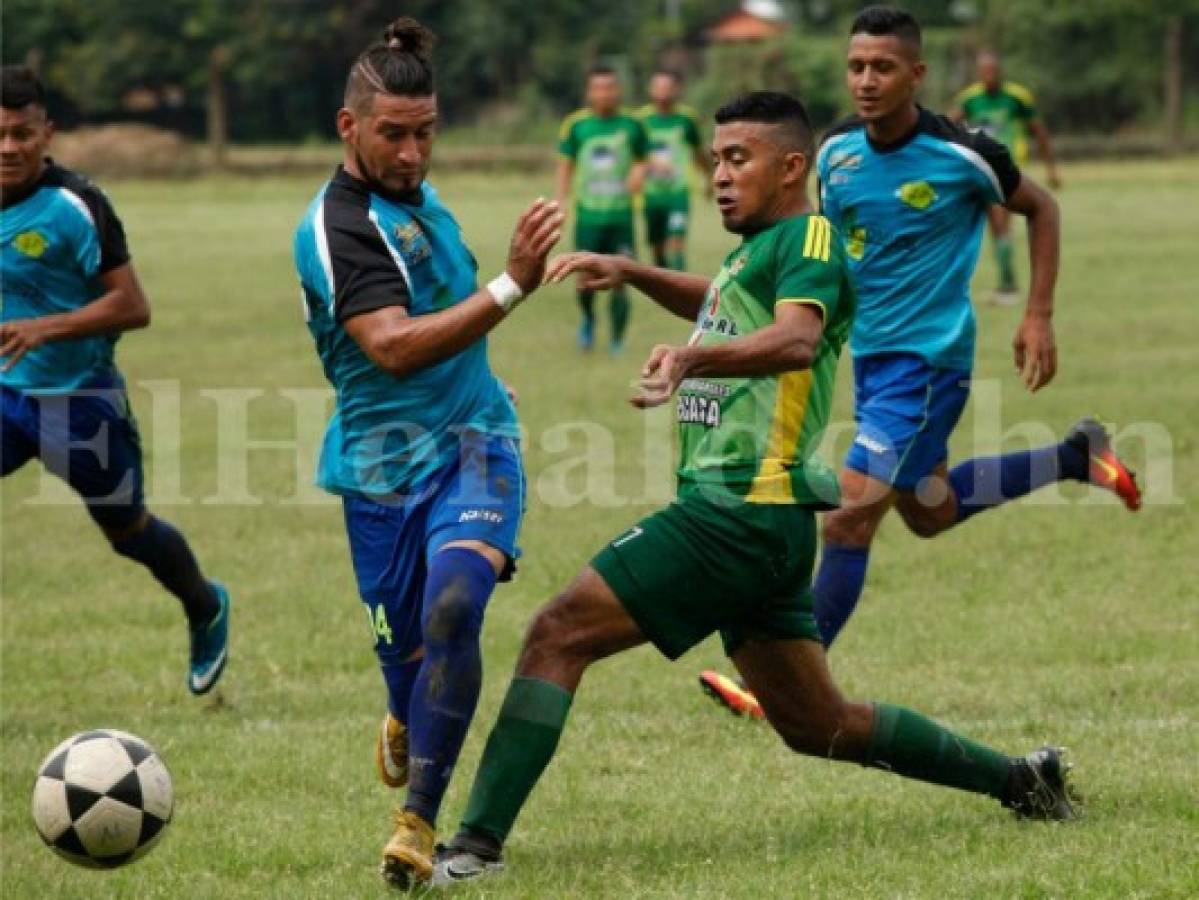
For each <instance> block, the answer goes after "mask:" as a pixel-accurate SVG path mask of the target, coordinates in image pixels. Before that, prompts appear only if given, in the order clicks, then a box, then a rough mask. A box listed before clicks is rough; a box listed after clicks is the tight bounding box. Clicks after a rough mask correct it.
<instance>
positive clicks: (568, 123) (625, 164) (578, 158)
mask: <svg viewBox="0 0 1199 900" xmlns="http://www.w3.org/2000/svg"><path fill="white" fill-rule="evenodd" d="M558 152H559V153H561V154H562V155H563V156H564V157H566V158H567V159H569V160H570V161H571V162H572V163H574V167H575V168H574V183H573V186H572V187H573V191H574V198H575V208H576V210H577V211H578V216H579V218H580V219H584V218H585V219H587V220H588V221H592V222H597V223H610V222H621V221H625V220H627V219H629V218H630V217H631V216H632V214H633V197H632V195H631V194H630V193H629V187H628V178H629V172H630V171H631V170H632V168H633V164H634V163H636V162H640V161H641V160H643V159H645V157H646V154H647V153H648V152H649V140H648V138H647V137H646V134H645V129H644V128H642V127H641V123H640V122H638V121H637V120H636V119H635V118H634V117H633V116H631V115H629V114H628V113H627V112H625V111H623V110H621V111H620V112H617V113H616V114H614V115H611V116H604V117H601V116H597V115H596V114H595V113H593V112H592V111H591V110H589V109H580V110H578V111H577V112H574V113H571V114H570V115H569V116H567V117H566V118H565V119H564V120H563V121H562V127H561V129H560V130H559V133H558Z"/></svg>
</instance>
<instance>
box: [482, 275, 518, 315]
mask: <svg viewBox="0 0 1199 900" xmlns="http://www.w3.org/2000/svg"><path fill="white" fill-rule="evenodd" d="M487 293H489V294H491V298H492V299H493V300H495V302H496V305H497V306H498V307H499V308H500V309H502V310H503V311H504V312H509V311H510V310H511V309H512V307H514V306H516V304H517V303H519V302H520V301H521V300H523V299H524V297H525V292H524V291H522V290H521V289H520V285H519V284H517V283H516V279H514V278H513V277H512V276H511V275H509V274H508V273H507V272H501V273H500V274H499V275H497V276H496V277H495V278H493V279H491V281H489V282H487Z"/></svg>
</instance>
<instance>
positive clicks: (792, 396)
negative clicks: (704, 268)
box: [434, 91, 1072, 884]
mask: <svg viewBox="0 0 1199 900" xmlns="http://www.w3.org/2000/svg"><path fill="white" fill-rule="evenodd" d="M716 122H717V128H716V134H715V138H714V141H713V148H712V149H713V156H714V162H715V173H714V176H713V180H714V182H715V187H716V202H717V204H718V206H719V208H720V212H721V217H722V219H723V221H724V226H725V228H726V229H728V230H729V231H731V232H733V233H735V234H739V235H741V237H742V238H743V240H742V243H741V244H740V245H739V246H738V247H737V248H736V249H735V250H733V252H731V253H730V254H729V255H728V256H727V257H726V259H725V262H724V265H723V266H722V267H721V269H720V272H719V273H718V274H717V276H716V278H715V279H714V280H711V281H709V280H708V279H707V278H702V277H699V276H695V275H689V274H685V273H680V272H674V271H671V270H668V269H661V268H653V267H650V266H646V265H642V264H639V263H636V262H634V261H632V260H629V259H627V258H622V257H618V256H600V255H596V254H591V253H575V254H568V255H567V256H565V257H560V258H558V259H557V260H554V261H551V263H550V267H549V269H548V270H547V273H546V274H547V280H549V281H551V282H553V281H559V280H561V279H562V278H564V277H566V276H567V275H569V274H571V273H578V274H579V275H580V277H581V278H582V279H583V280H584V282H585V283H586V284H588V285H591V286H595V287H612V286H616V285H620V284H625V283H629V284H632V285H633V286H634V287H636V288H637V289H638V290H640V291H642V292H644V293H646V294H648V295H649V296H650V297H651V298H653V299H654V300H655V301H656V302H658V303H659V304H660V305H662V306H663V307H665V308H666V309H668V310H670V311H671V312H673V313H675V314H677V315H679V316H681V317H683V318H686V319H689V320H692V321H694V322H695V323H696V327H695V330H694V332H693V334H692V337H691V339H690V340H689V341H688V342H687V344H686V345H685V346H666V345H659V346H657V347H655V348H654V350H653V352H652V353H651V355H650V358H649V360H648V362H647V363H646V365H645V367H644V368H643V370H642V380H641V386H640V391H639V392H638V393H637V394H636V395H635V396H634V397H633V398H632V402H633V404H634V405H635V406H638V407H643V408H644V407H652V406H658V405H660V404H664V403H667V402H669V401H670V400H671V398H672V397H674V396H675V395H676V393H677V395H678V397H677V400H676V403H677V413H678V420H679V432H680V435H681V438H682V454H681V464H680V466H679V471H678V499H677V500H676V501H675V502H674V503H672V504H671V505H670V506H668V507H666V508H664V509H662V510H659V511H658V512H657V513H654V514H653V515H650V516H649V517H647V518H645V519H642V520H641V521H640V522H639V523H637V524H636V525H635V526H633V528H631V529H630V530H629V531H627V532H625V533H624V534H622V535H620V536H619V537H617V538H616V539H615V540H613V541H612V542H611V543H609V544H608V545H607V546H606V547H605V548H604V549H603V550H601V551H600V553H599V554H598V555H596V556H595V558H594V559H592V561H591V564H590V565H589V566H587V567H585V568H584V569H583V571H582V573H581V574H580V575H579V576H578V578H576V579H575V581H574V582H573V583H572V584H571V585H570V586H568V587H567V588H566V589H565V590H564V591H563V592H562V593H561V594H560V595H559V596H558V597H557V599H555V600H553V601H552V602H551V603H549V604H548V605H547V606H545V607H544V608H543V609H542V610H541V611H540V612H539V613H538V614H537V616H536V617H535V619H534V620H533V623H532V625H531V626H530V628H529V631H528V634H527V635H526V637H525V643H524V647H523V649H522V651H521V654H520V658H519V660H518V662H517V668H516V677H515V678H514V679H513V681H512V684H511V685H510V687H509V689H508V694H507V696H506V698H505V700H504V704H503V707H502V708H501V710H500V715H499V719H498V721H497V722H496V725H495V727H494V728H493V729H492V732H491V735H490V737H489V739H488V742H487V746H486V749H485V750H484V753H483V759H482V761H481V762H480V765H479V772H478V774H477V775H476V777H475V783H474V786H473V788H472V790H471V796H470V800H469V801H468V804H467V809H466V814H465V816H464V819H463V825H462V829H461V830H460V831H459V833H458V834H457V835H456V836H455V838H454V840H453V841H452V842H451V843H450V845H449V847H448V848H446V850H445V851H443V853H442V855H441V857H440V858H439V860H438V862H437V864H436V867H435V870H434V883H435V884H438V883H440V884H448V883H452V882H455V881H461V880H466V879H470V878H474V877H479V876H482V875H486V874H489V873H494V872H497V871H499V870H500V869H501V868H502V866H503V860H502V847H503V843H504V841H505V840H506V838H507V836H508V833H509V831H510V830H511V828H512V825H513V823H514V822H515V819H516V816H517V814H518V813H519V812H520V809H521V807H522V806H523V805H524V803H525V801H526V799H527V798H528V796H529V794H530V793H531V791H532V790H533V787H534V785H535V784H536V782H537V780H538V779H539V778H540V776H541V773H542V772H543V771H544V769H545V767H546V766H547V765H548V764H549V761H550V759H551V758H552V756H553V754H554V751H555V749H556V747H557V744H558V739H559V736H560V735H561V733H562V730H563V728H564V727H565V724H566V717H567V714H568V712H569V710H570V706H571V703H572V701H573V699H574V693H575V691H576V690H577V688H578V686H579V683H580V681H581V679H582V677H583V673H584V672H585V671H586V670H587V668H588V667H589V666H590V665H591V664H592V663H595V662H598V661H599V660H601V659H604V658H606V657H608V656H612V655H614V654H616V653H619V652H621V651H624V650H629V649H631V648H633V647H637V646H640V645H641V644H644V643H646V642H651V643H653V644H654V645H655V646H656V647H657V648H658V649H659V650H660V651H661V652H662V653H663V654H664V655H665V656H667V657H668V658H670V659H675V658H677V657H678V656H680V655H681V654H682V653H684V652H685V651H686V650H687V649H688V648H690V647H691V646H693V645H695V644H696V643H698V642H699V641H701V640H703V639H704V638H705V637H707V636H708V635H710V634H712V633H713V632H717V631H719V632H720V635H721V638H722V639H723V641H724V645H725V649H726V651H727V652H728V653H729V654H730V655H731V656H732V659H733V662H734V663H735V665H736V666H737V668H738V670H739V671H740V672H741V674H742V676H743V677H744V678H745V680H746V682H747V683H748V684H749V685H751V686H752V688H753V689H754V690H755V691H756V692H757V693H758V696H759V697H760V698H761V702H762V706H763V708H764V709H765V711H766V716H767V718H768V719H769V720H770V723H771V725H773V726H774V728H775V730H776V731H778V733H779V735H780V736H781V737H782V738H783V740H784V741H786V743H787V745H788V746H789V747H790V748H791V749H793V750H795V751H796V752H799V753H804V754H808V755H812V756H818V757H823V758H828V759H837V760H844V761H852V762H857V763H861V764H863V765H866V766H873V767H876V768H881V769H886V770H888V771H891V772H895V773H897V774H900V775H904V776H907V777H910V778H917V779H920V780H924V781H929V782H933V783H936V784H941V785H946V786H950V787H956V788H960V789H962V790H967V791H973V792H976V793H981V794H989V795H990V796H992V797H994V798H996V799H998V800H1000V801H1001V802H1002V803H1004V805H1006V806H1009V807H1011V808H1013V809H1015V810H1017V812H1019V813H1020V814H1022V815H1025V816H1030V817H1036V818H1068V817H1070V816H1071V815H1072V810H1071V807H1070V805H1069V801H1068V799H1067V798H1066V794H1065V786H1064V781H1063V777H1062V772H1061V767H1060V763H1059V758H1058V754H1057V752H1056V751H1054V750H1051V749H1049V748H1046V749H1043V750H1040V751H1037V752H1036V753H1033V754H1030V755H1029V756H1027V757H1019V758H1012V757H1009V756H1007V755H1005V754H1003V753H1000V752H998V751H995V750H992V749H990V748H988V747H984V746H982V745H980V744H977V743H975V742H973V741H970V740H968V739H966V738H964V737H961V736H959V735H955V734H952V733H951V732H949V731H947V730H946V729H945V728H943V727H942V726H940V725H938V724H936V723H935V722H933V721H931V720H929V719H927V718H925V717H924V716H922V715H920V714H918V713H915V712H913V711H911V710H908V709H904V708H902V707H897V706H891V705H888V704H883V703H856V702H851V701H849V700H847V699H846V698H845V697H843V696H842V694H841V692H840V690H839V689H838V688H837V686H836V684H835V683H834V682H833V680H832V677H831V676H830V674H829V671H828V667H827V664H826V661H825V656H824V649H823V647H822V646H821V644H820V641H819V639H818V635H817V631H816V622H815V619H814V618H813V615H812V603H811V593H810V591H809V587H808V585H809V581H810V576H811V571H812V565H813V562H814V556H815V546H816V525H815V511H816V510H817V509H820V508H827V507H828V505H829V504H830V503H832V502H835V500H836V493H837V492H836V488H835V486H834V485H835V480H834V479H832V478H831V473H828V472H827V470H824V469H823V468H822V467H821V466H820V465H819V463H817V462H816V461H815V460H814V459H813V458H812V456H811V454H812V452H813V450H814V449H815V445H816V443H817V442H818V440H819V434H820V432H821V431H822V430H823V428H824V427H825V425H826V424H827V422H828V415H829V399H830V397H831V394H832V386H833V378H834V374H835V370H836V364H837V357H838V355H839V353H840V351H841V348H842V346H843V345H844V343H845V341H846V339H847V338H848V334H849V329H850V324H851V322H852V318H853V310H854V299H853V294H852V291H851V289H850V285H849V274H848V269H847V266H846V262H845V256H844V250H843V249H842V246H841V242H840V240H839V239H837V238H836V236H835V234H834V233H833V230H832V228H831V226H830V224H829V222H828V220H827V219H825V218H824V217H823V216H819V215H815V214H813V213H812V211H811V207H810V205H809V203H808V199H807V193H806V188H805V184H806V181H807V175H808V171H809V169H810V167H811V164H812V159H813V156H814V153H813V133H812V128H811V125H810V124H809V121H808V118H807V114H806V113H805V112H804V108H803V106H802V104H800V102H799V101H798V100H796V99H795V98H793V97H789V96H787V95H785V94H777V93H773V92H764V91H763V92H754V93H751V94H747V95H744V96H742V97H739V98H737V99H735V100H733V101H732V102H730V103H728V104H726V105H725V106H723V107H722V108H721V109H720V110H718V111H717V113H716Z"/></svg>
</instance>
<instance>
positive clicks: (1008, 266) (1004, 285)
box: [995, 237, 1016, 291]
mask: <svg viewBox="0 0 1199 900" xmlns="http://www.w3.org/2000/svg"><path fill="white" fill-rule="evenodd" d="M995 264H996V266H997V267H998V268H999V289H1000V290H1001V291H1014V290H1016V270H1015V268H1014V266H1013V264H1012V239H1011V238H1010V237H1002V238H996V239H995Z"/></svg>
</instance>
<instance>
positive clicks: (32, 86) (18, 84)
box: [0, 66, 46, 109]
mask: <svg viewBox="0 0 1199 900" xmlns="http://www.w3.org/2000/svg"><path fill="white" fill-rule="evenodd" d="M30 104H33V105H34V106H40V107H41V108H42V109H45V108H46V89H45V88H43V87H42V83H41V81H40V80H39V79H38V77H37V75H35V74H34V73H33V69H31V68H29V66H5V67H4V69H3V72H2V74H0V105H2V106H3V107H4V108H5V109H24V108H25V107H26V106H29V105H30Z"/></svg>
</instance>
